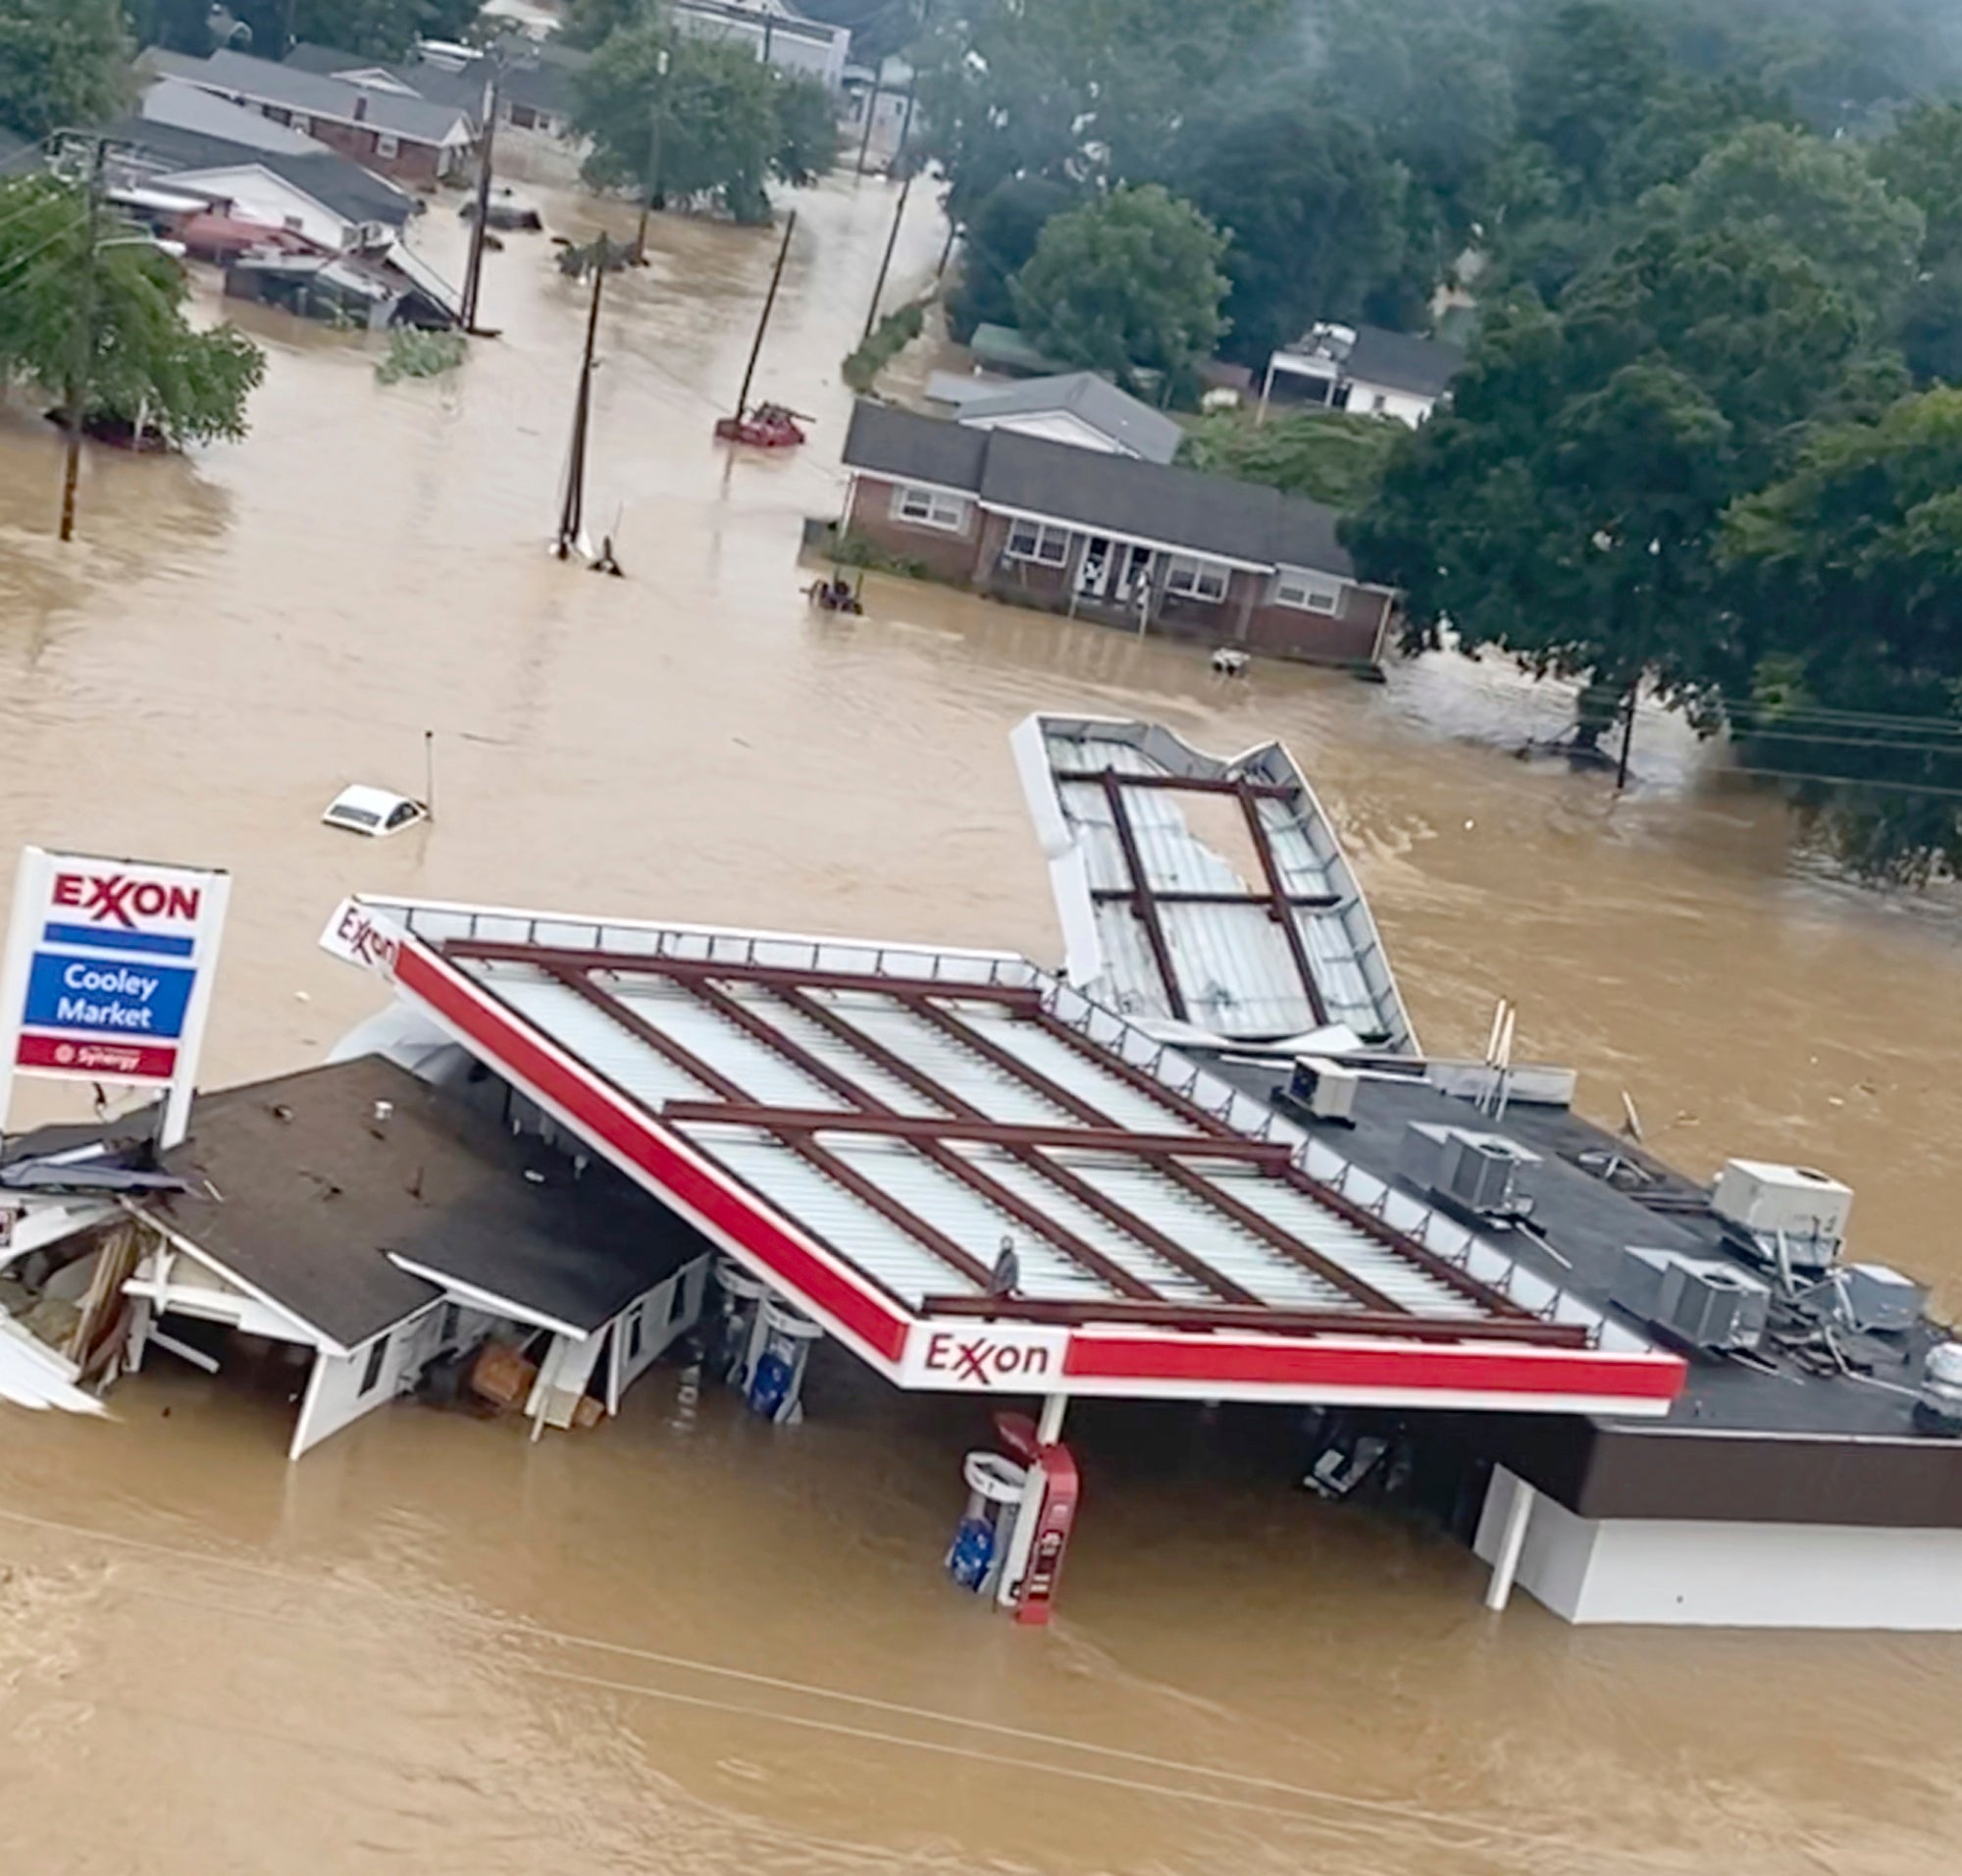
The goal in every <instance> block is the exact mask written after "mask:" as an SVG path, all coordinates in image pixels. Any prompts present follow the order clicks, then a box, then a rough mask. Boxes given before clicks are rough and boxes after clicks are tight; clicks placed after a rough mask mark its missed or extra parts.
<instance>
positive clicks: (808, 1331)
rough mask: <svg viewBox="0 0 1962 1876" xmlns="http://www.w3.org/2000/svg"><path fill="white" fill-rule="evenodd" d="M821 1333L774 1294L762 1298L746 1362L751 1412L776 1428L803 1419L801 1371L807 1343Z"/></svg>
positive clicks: (821, 1331) (808, 1347)
mask: <svg viewBox="0 0 1962 1876" xmlns="http://www.w3.org/2000/svg"><path fill="white" fill-rule="evenodd" d="M823 1333H824V1330H823V1329H819V1328H818V1326H817V1325H816V1324H815V1323H813V1322H812V1321H811V1320H810V1318H809V1317H807V1316H800V1315H799V1314H798V1312H797V1311H796V1310H794V1309H792V1308H791V1306H790V1305H789V1304H788V1303H784V1302H779V1301H778V1299H777V1298H776V1297H774V1296H765V1297H764V1298H763V1307H762V1309H761V1310H760V1311H759V1312H758V1313H757V1317H756V1327H755V1329H754V1331H753V1335H752V1338H751V1341H750V1344H749V1345H750V1348H751V1350H752V1351H753V1352H752V1353H751V1354H750V1356H749V1361H748V1363H747V1366H748V1368H749V1389H748V1392H747V1394H746V1398H747V1399H748V1401H749V1411H750V1412H751V1413H752V1414H761V1415H762V1417H763V1418H764V1419H765V1420H770V1421H774V1422H775V1423H776V1424H777V1425H778V1426H779V1427H795V1426H797V1425H798V1424H799V1423H800V1421H801V1420H802V1419H803V1371H804V1364H805V1363H806V1362H807V1361H808V1360H809V1359H810V1346H811V1344H812V1343H813V1342H814V1341H816V1340H817V1339H818V1337H819V1336H821V1335H822V1334H823Z"/></svg>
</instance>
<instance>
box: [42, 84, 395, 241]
mask: <svg viewBox="0 0 1962 1876" xmlns="http://www.w3.org/2000/svg"><path fill="white" fill-rule="evenodd" d="M211 102H213V103H215V104H216V103H222V102H223V101H222V100H216V99H214V100H211ZM225 108H226V109H227V110H232V111H234V112H235V115H236V116H237V117H240V118H251V117H252V116H253V114H252V113H251V112H249V111H243V110H237V109H236V107H232V106H229V105H228V106H226V107H225ZM260 122H261V129H260V130H257V131H254V132H253V134H255V135H259V136H261V137H263V134H264V132H265V131H269V130H277V129H278V128H279V127H277V126H273V125H265V124H263V121H260ZM89 134H90V136H93V135H94V134H96V133H95V132H90V133H89ZM100 134H102V135H103V136H106V137H107V138H108V139H109V140H110V143H111V146H112V147H111V151H110V157H109V182H110V194H111V196H112V198H114V199H119V200H120V199H126V198H129V197H131V196H133V197H135V198H138V199H136V200H135V201H134V202H133V203H132V205H133V206H135V207H137V208H138V209H142V208H143V207H144V206H145V201H144V199H142V198H147V197H150V196H152V195H154V194H155V192H156V191H157V189H158V187H159V186H160V185H162V186H164V187H165V188H166V189H167V192H168V193H169V194H170V195H173V196H177V197H181V198H190V199H193V200H195V201H198V202H201V203H202V204H203V205H204V206H205V207H207V208H211V209H216V210H218V211H219V212H220V213H222V214H225V215H229V216H234V217H236V218H237V219H239V220H240V221H248V222H257V223H259V224H261V225H262V226H264V227H267V228H275V229H280V230H283V231H284V232H286V233H288V234H298V235H301V236H303V237H304V238H305V239H306V240H307V241H308V242H309V243H310V244H311V245H313V246H315V247H318V248H320V249H322V250H323V251H325V252H329V253H342V252H347V251H350V250H356V249H373V248H380V247H386V246H387V245H388V244H390V243H391V242H393V241H394V240H395V237H396V236H397V235H398V234H400V232H401V230H402V229H403V228H404V227H406V226H407V224H408V222H409V220H410V218H411V217H412V216H413V215H414V214H415V213H416V211H417V210H418V208H419V207H420V203H419V202H418V201H417V199H416V197H415V196H413V195H411V194H409V193H408V192H407V191H406V190H405V189H400V188H397V187H396V186H395V185H394V184H393V183H392V182H387V180H386V179H384V178H382V177H380V176H376V175H374V174H373V173H372V172H370V171H368V170H365V169H363V168H362V167H361V166H360V164H358V163H354V162H351V161H350V160H349V159H348V158H346V157H344V156H341V155H338V154H337V153H336V152H335V151H334V150H331V149H329V148H327V147H326V145H324V144H320V143H313V144H311V145H310V146H308V147H302V148H286V149H281V148H269V147H263V146H262V145H260V144H254V143H241V142H236V141H233V140H232V138H230V137H228V136H222V135H211V134H208V133H206V132H205V131H202V130H189V129H185V128H183V127H182V126H180V125H176V124H170V123H164V122H160V121H157V120H153V119H150V118H145V117H128V118H124V119H121V120H119V121H118V122H116V123H114V124H110V125H107V126H104V127H103V128H102V130H101V131H100ZM286 134H288V135H290V134H291V132H286ZM79 148H80V138H79V136H78V135H70V136H67V137H65V138H62V139H58V142H57V154H56V162H57V164H61V165H66V166H67V167H69V168H71V169H73V167H74V166H75V164H76V163H77V161H78V160H79V156H78V151H79Z"/></svg>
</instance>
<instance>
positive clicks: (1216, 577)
mask: <svg viewBox="0 0 1962 1876" xmlns="http://www.w3.org/2000/svg"><path fill="white" fill-rule="evenodd" d="M1232 583H1233V569H1232V568H1231V567H1229V566H1228V565H1226V563H1225V562H1224V561H1223V560H1209V559H1207V558H1206V557H1205V556H1204V555H1203V554H1197V553H1174V554H1173V555H1172V556H1171V558H1170V559H1169V560H1168V561H1166V563H1165V591H1166V592H1167V593H1171V594H1176V595H1177V596H1178V598H1179V599H1196V600H1198V601H1199V603H1200V604H1201V605H1219V604H1221V603H1222V602H1223V601H1224V600H1225V598H1226V593H1227V589H1228V588H1229V587H1230V586H1231V585H1232ZM1215 585H1216V586H1217V588H1218V591H1217V592H1216V593H1215V592H1213V590H1212V589H1213V587H1214V586H1215Z"/></svg>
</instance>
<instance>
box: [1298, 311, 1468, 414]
mask: <svg viewBox="0 0 1962 1876" xmlns="http://www.w3.org/2000/svg"><path fill="white" fill-rule="evenodd" d="M1464 363H1465V353H1464V352H1463V351H1462V350H1461V349H1460V348H1459V347H1458V346H1456V345H1447V344H1446V343H1444V341H1443V340H1441V339H1424V338H1421V337H1420V335H1418V334H1416V333H1393V332H1387V331H1385V330H1384V329H1383V328H1382V327H1380V326H1336V325H1328V324H1323V325H1319V326H1315V327H1313V328H1311V329H1310V331H1309V333H1308V335H1307V337H1306V338H1304V339H1301V340H1300V341H1299V342H1298V343H1297V344H1293V345H1285V346H1283V347H1282V348H1281V349H1280V350H1279V351H1277V352H1275V353H1274V354H1273V355H1272V356H1271V357H1270V358H1269V359H1268V360H1267V371H1266V378H1265V382H1264V383H1263V385H1262V387H1261V408H1262V409H1263V410H1265V408H1266V407H1267V405H1268V404H1269V403H1270V402H1274V403H1297V404H1310V405H1315V406H1317V407H1319V408H1324V409H1329V410H1353V411H1360V412H1362V413H1364V414H1365V415H1369V416H1378V417H1394V418H1395V419H1396V420H1397V421H1398V422H1399V423H1405V424H1409V425H1410V426H1411V428H1412V429H1416V428H1417V426H1418V425H1419V424H1420V423H1422V422H1423V420H1424V419H1425V418H1426V417H1428V416H1429V415H1430V413H1431V411H1432V410H1433V409H1434V408H1435V407H1436V405H1437V401H1438V399H1439V398H1440V397H1442V396H1444V395H1445V393H1446V392H1447V391H1449V389H1450V386H1451V381H1452V379H1454V378H1455V377H1456V376H1457V375H1458V373H1459V371H1460V369H1461V368H1462V367H1463V366H1464Z"/></svg>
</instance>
